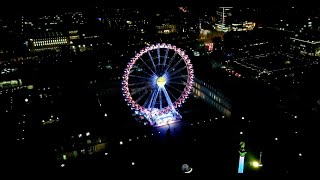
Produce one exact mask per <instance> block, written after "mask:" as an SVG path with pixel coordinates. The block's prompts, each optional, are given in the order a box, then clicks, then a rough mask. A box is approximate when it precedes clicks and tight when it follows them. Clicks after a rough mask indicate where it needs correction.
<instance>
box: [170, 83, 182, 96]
mask: <svg viewBox="0 0 320 180" xmlns="http://www.w3.org/2000/svg"><path fill="white" fill-rule="evenodd" d="M167 86H168V87H171V88H172V89H174V90H176V91H178V92H180V93H181V94H182V93H183V92H182V91H180V90H179V89H177V88H175V87H173V86H170V85H169V84H167Z"/></svg>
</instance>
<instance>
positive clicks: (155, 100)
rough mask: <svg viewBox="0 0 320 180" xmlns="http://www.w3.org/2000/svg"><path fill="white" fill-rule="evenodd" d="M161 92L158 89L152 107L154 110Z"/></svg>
mask: <svg viewBox="0 0 320 180" xmlns="http://www.w3.org/2000/svg"><path fill="white" fill-rule="evenodd" d="M159 92H160V88H158V89H157V93H156V95H155V96H154V98H153V100H152V105H151V107H152V108H154V106H155V104H156V102H157V99H158V95H159Z"/></svg>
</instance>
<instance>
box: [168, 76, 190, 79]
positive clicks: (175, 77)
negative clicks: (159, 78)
mask: <svg viewBox="0 0 320 180" xmlns="http://www.w3.org/2000/svg"><path fill="white" fill-rule="evenodd" d="M178 78H181V79H182V78H185V79H188V75H180V76H170V80H173V79H178Z"/></svg>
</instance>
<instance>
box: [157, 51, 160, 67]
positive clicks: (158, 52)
mask: <svg viewBox="0 0 320 180" xmlns="http://www.w3.org/2000/svg"><path fill="white" fill-rule="evenodd" d="M157 55H158V65H160V47H158V48H157Z"/></svg>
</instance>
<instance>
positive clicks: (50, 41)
mask: <svg viewBox="0 0 320 180" xmlns="http://www.w3.org/2000/svg"><path fill="white" fill-rule="evenodd" d="M29 41H30V46H31V51H43V50H57V51H59V48H60V47H61V46H63V45H69V40H68V38H67V37H66V36H57V37H48V38H36V39H30V40H29Z"/></svg>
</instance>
